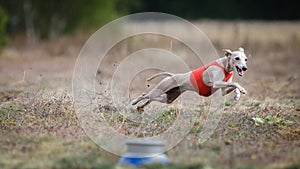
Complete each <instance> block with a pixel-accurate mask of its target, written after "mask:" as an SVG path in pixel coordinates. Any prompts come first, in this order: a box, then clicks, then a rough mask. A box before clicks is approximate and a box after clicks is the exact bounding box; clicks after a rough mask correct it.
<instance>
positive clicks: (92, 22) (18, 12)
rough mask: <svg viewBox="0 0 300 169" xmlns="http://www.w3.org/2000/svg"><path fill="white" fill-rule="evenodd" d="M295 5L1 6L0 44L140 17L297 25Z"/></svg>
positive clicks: (106, 2) (254, 1)
mask: <svg viewBox="0 0 300 169" xmlns="http://www.w3.org/2000/svg"><path fill="white" fill-rule="evenodd" d="M299 4H300V3H299V1H297V0H289V1H286V2H283V1H279V0H263V1H258V0H184V1H183V0H172V1H168V0H151V1H149V0H49V1H41V0H0V44H1V45H4V44H5V43H6V42H7V37H8V36H11V35H13V34H17V33H25V34H26V35H27V37H31V38H33V39H38V40H40V39H51V38H55V37H58V36H60V35H62V34H65V33H72V32H74V31H78V30H79V31H82V30H86V29H91V28H98V27H100V26H102V25H103V24H105V23H107V22H109V21H111V20H113V19H115V18H117V17H120V16H123V15H126V14H130V13H136V12H145V11H153V12H165V13H170V14H174V15H177V16H179V17H183V18H186V19H227V20H229V19H251V20H298V19H299V18H300V12H299V10H298V9H297V8H298V7H299Z"/></svg>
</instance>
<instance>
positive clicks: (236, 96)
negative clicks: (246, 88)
mask: <svg viewBox="0 0 300 169" xmlns="http://www.w3.org/2000/svg"><path fill="white" fill-rule="evenodd" d="M240 98H241V95H240V94H237V95H235V96H234V98H233V99H234V100H235V101H239V100H240Z"/></svg>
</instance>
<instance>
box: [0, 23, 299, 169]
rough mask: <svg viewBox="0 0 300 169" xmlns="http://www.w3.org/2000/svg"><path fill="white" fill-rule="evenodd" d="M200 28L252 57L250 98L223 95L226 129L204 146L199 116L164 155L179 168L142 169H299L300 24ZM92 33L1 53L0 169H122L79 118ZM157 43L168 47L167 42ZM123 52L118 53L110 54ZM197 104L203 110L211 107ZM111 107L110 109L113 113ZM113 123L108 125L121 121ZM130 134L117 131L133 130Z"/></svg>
mask: <svg viewBox="0 0 300 169" xmlns="http://www.w3.org/2000/svg"><path fill="white" fill-rule="evenodd" d="M194 24H195V25H196V26H198V27H199V28H200V29H201V30H202V31H203V32H204V33H205V34H206V35H207V36H208V38H209V39H210V40H211V41H212V43H213V44H214V46H215V48H216V49H217V51H218V53H219V54H220V55H222V54H223V53H222V49H223V48H230V49H237V48H238V47H240V46H243V47H244V48H245V52H246V53H250V54H251V55H252V56H251V58H250V59H249V62H248V67H249V70H248V71H247V72H246V74H245V75H244V77H243V78H236V79H235V80H236V81H238V82H239V83H240V84H241V85H242V86H244V87H245V88H246V89H247V91H248V94H247V95H245V96H243V97H242V98H241V100H240V101H239V102H234V101H233V100H232V95H230V96H228V97H227V99H226V102H225V111H224V114H223V116H222V119H221V122H220V123H219V125H218V127H217V129H216V131H215V133H214V134H213V135H212V136H211V138H210V139H209V140H208V141H207V142H205V143H203V144H199V143H198V142H197V137H196V136H197V134H198V133H199V132H200V130H201V124H202V120H203V117H202V118H201V117H200V116H199V117H195V118H197V119H196V123H195V124H194V127H193V128H192V130H191V131H190V134H189V135H188V136H187V137H186V138H185V139H184V140H183V141H182V142H181V143H180V144H179V145H177V146H176V147H175V148H174V149H172V150H170V151H168V152H167V155H168V156H169V157H170V159H171V160H172V161H173V163H172V164H170V165H167V166H159V165H150V166H145V167H144V168H163V167H164V168H183V169H185V168H187V169H196V168H206V169H208V168H212V169H215V168H216V169H218V168H228V169H232V168H245V169H246V168H249V169H250V168H270V169H273V168H274V169H277V168H278V169H279V168H289V169H294V168H295V169H296V168H300V163H299V161H300V93H299V92H300V87H299V84H300V83H299V82H300V69H299V65H300V57H299V56H300V48H299V47H300V31H299V30H300V23H299V22H258V21H251V22H228V21H197V22H194ZM89 36H90V34H89V33H83V34H76V36H66V37H60V38H58V39H53V40H50V41H47V42H39V43H36V44H32V42H31V41H30V40H25V38H24V37H23V36H21V35H19V36H15V37H13V38H12V39H11V42H10V44H9V45H8V46H7V47H5V48H4V49H3V50H2V52H1V56H0V88H1V90H0V130H1V132H0V145H1V146H0V168H5V169H6V168H8V169H12V168H55V169H62V168H66V169H69V168H103V169H109V168H116V163H117V161H118V159H119V157H118V156H115V155H113V154H111V153H109V152H106V151H104V150H102V149H101V148H99V147H98V146H97V145H96V144H95V143H94V142H93V141H92V140H90V138H89V137H88V136H87V135H86V134H85V132H84V131H83V130H82V128H81V126H80V124H79V122H78V121H77V117H76V114H75V112H74V106H73V98H72V91H71V89H72V88H71V85H72V73H73V69H74V65H75V62H76V58H77V56H78V53H79V52H80V49H81V47H82V46H83V44H84V42H85V41H86V40H87V39H88V37H89ZM191 38H192V37H191ZM156 40H157V39H156ZM155 43H156V45H158V46H164V41H163V39H162V40H161V41H158V42H157V41H155ZM174 45H176V44H174ZM129 47H131V48H134V47H135V46H133V47H132V46H130V45H129ZM129 47H128V46H127V48H129ZM121 49H122V48H120V52H119V53H121V52H123V50H121ZM130 50H131V49H130ZM125 53H126V52H125ZM117 54H118V48H116V52H114V53H111V55H117ZM105 70H109V68H108V67H107V69H106V68H104V69H103V71H102V72H103V73H104V76H105V75H106V76H110V75H111V74H109V72H107V71H105ZM141 84H142V82H141ZM137 86H138V85H137ZM136 91H137V92H140V90H139V89H136ZM198 99H199V101H198V102H199V104H198V103H196V104H198V105H199V107H201V106H204V107H205V106H207V105H206V104H205V103H206V102H205V100H204V101H203V99H202V98H201V97H199V98H198ZM111 110H113V108H111V107H108V108H107V112H108V114H109V111H111ZM199 114H200V111H199ZM166 116H167V118H166V117H165V116H162V117H161V118H159V119H158V121H157V122H158V123H159V124H165V125H163V126H162V128H163V127H168V126H167V124H168V123H169V120H168V119H169V118H172V115H170V114H168V112H166ZM110 117H112V118H113V119H112V120H111V123H112V125H117V124H118V123H121V122H124V119H119V118H118V117H114V116H112V115H109V117H108V118H110ZM127 129H128V128H127ZM127 129H126V130H125V129H124V130H120V132H123V133H125V134H132V133H134V131H131V130H127ZM154 129H155V128H154ZM133 130H134V129H133ZM151 130H152V129H151Z"/></svg>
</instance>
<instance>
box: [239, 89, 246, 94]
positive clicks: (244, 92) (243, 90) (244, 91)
mask: <svg viewBox="0 0 300 169" xmlns="http://www.w3.org/2000/svg"><path fill="white" fill-rule="evenodd" d="M239 90H240V92H241V93H243V94H247V91H246V89H244V88H242V87H241V88H240V89H239Z"/></svg>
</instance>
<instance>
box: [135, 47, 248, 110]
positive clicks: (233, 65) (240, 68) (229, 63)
mask: <svg viewBox="0 0 300 169" xmlns="http://www.w3.org/2000/svg"><path fill="white" fill-rule="evenodd" d="M223 51H224V52H225V56H224V57H222V58H220V59H217V60H215V61H214V62H212V63H210V64H208V65H205V66H203V67H200V68H198V69H196V70H193V71H190V72H187V73H182V74H173V73H169V72H161V73H158V74H156V75H153V76H152V77H150V78H149V79H147V81H150V80H152V79H154V78H156V77H159V76H168V77H166V78H164V79H163V80H162V81H161V82H160V83H158V84H157V85H156V86H155V87H154V88H153V89H152V90H151V91H149V92H148V93H143V94H142V95H140V96H139V97H137V98H136V99H134V100H133V101H132V105H136V104H137V103H139V102H140V101H142V100H145V99H146V100H147V101H146V102H145V103H143V104H142V105H140V106H138V107H137V109H138V110H139V111H143V109H144V107H145V106H146V105H148V104H149V103H150V102H152V101H158V102H161V103H167V104H170V103H172V102H173V101H174V100H175V99H176V98H177V97H178V96H179V95H180V94H182V93H184V92H185V91H188V90H190V91H195V92H198V93H199V95H201V96H205V97H208V96H210V95H211V94H213V93H214V92H216V91H217V90H218V89H221V90H222V95H223V96H224V95H226V94H228V93H230V92H232V91H234V92H235V97H234V99H235V100H239V99H240V97H241V93H242V94H246V93H247V91H246V90H245V89H244V88H243V87H242V86H241V85H239V84H238V83H236V82H232V76H233V72H236V73H237V74H238V75H239V76H243V74H244V72H245V71H246V70H247V69H248V68H247V65H246V63H247V57H246V55H245V53H244V49H243V48H242V47H240V48H239V49H238V51H233V52H232V51H231V50H229V49H224V50H223Z"/></svg>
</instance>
